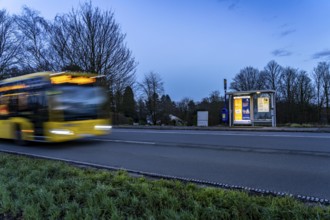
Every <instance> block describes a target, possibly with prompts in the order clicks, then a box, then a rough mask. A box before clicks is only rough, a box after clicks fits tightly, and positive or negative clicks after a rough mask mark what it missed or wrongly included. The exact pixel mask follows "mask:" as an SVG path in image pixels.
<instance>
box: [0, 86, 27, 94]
mask: <svg viewBox="0 0 330 220" xmlns="http://www.w3.org/2000/svg"><path fill="white" fill-rule="evenodd" d="M26 87H27V86H26V85H25V84H17V85H12V86H4V87H1V88H0V92H5V91H9V90H15V89H24V88H26Z"/></svg>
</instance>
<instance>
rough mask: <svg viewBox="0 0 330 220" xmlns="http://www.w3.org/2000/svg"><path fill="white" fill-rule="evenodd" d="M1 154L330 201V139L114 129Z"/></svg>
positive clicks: (279, 134)
mask: <svg viewBox="0 0 330 220" xmlns="http://www.w3.org/2000/svg"><path fill="white" fill-rule="evenodd" d="M0 149H1V150H7V151H15V152H23V153H28V154H34V155H41V156H47V157H52V158H62V159H66V160H74V161H82V162H88V163H93V164H99V165H106V166H112V167H118V168H124V169H130V170H137V171H143V172H151V173H158V174H161V175H170V176H177V177H185V178H192V179H198V180H203V181H211V182H219V183H224V184H230V185H239V186H244V187H251V188H258V189H265V190H271V191H277V192H286V193H289V194H294V195H306V196H314V197H318V198H324V199H330V134H329V133H307V132H301V133H299V132H248V131H197V130H189V131H188V130H151V129H150V130H148V129H114V130H113V133H112V134H111V135H108V136H104V137H99V138H91V139H87V140H80V141H74V142H69V143H65V144H44V143H38V144H32V146H28V147H21V146H15V145H14V144H12V143H11V142H8V141H1V142H0Z"/></svg>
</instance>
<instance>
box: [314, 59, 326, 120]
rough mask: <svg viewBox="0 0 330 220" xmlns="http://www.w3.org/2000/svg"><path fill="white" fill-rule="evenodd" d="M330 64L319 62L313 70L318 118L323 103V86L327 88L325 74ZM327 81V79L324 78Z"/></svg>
mask: <svg viewBox="0 0 330 220" xmlns="http://www.w3.org/2000/svg"><path fill="white" fill-rule="evenodd" d="M329 69H330V66H329V64H327V63H326V62H319V63H318V65H317V67H316V68H314V71H313V79H314V87H315V95H316V104H317V108H318V118H319V119H321V110H322V106H323V104H324V103H325V95H324V94H325V93H326V92H325V91H324V87H325V88H327V83H326V82H324V79H325V78H327V77H326V76H327V75H329ZM326 81H327V80H326Z"/></svg>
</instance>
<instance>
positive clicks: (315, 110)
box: [230, 60, 330, 124]
mask: <svg viewBox="0 0 330 220" xmlns="http://www.w3.org/2000/svg"><path fill="white" fill-rule="evenodd" d="M230 88H231V89H233V90H235V91H248V90H262V89H271V90H275V91H276V105H277V121H278V122H279V123H318V124H327V123H329V121H330V111H329V98H330V97H329V95H330V64H329V63H327V62H319V63H318V64H317V66H316V67H315V68H314V70H313V72H312V73H310V74H308V73H307V72H306V71H304V70H299V69H295V68H292V67H282V66H281V65H279V64H278V63H277V62H276V61H274V60H272V61H270V62H269V63H268V64H267V65H266V66H265V67H264V69H263V70H260V71H259V70H258V69H256V68H253V67H250V66H249V67H246V68H243V69H242V70H241V71H240V72H239V73H238V74H236V76H235V77H234V78H233V81H232V82H231V84H230Z"/></svg>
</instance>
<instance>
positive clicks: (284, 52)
mask: <svg viewBox="0 0 330 220" xmlns="http://www.w3.org/2000/svg"><path fill="white" fill-rule="evenodd" d="M272 54H273V56H276V57H287V56H291V55H292V52H290V51H288V50H283V49H277V50H273V51H272Z"/></svg>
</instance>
